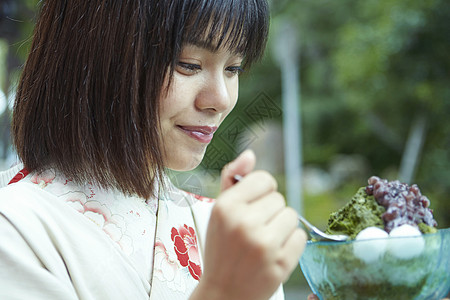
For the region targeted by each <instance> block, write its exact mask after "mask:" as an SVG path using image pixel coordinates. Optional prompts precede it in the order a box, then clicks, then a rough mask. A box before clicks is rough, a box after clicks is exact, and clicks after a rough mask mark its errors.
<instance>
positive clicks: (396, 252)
mask: <svg viewBox="0 0 450 300" xmlns="http://www.w3.org/2000/svg"><path fill="white" fill-rule="evenodd" d="M389 236H390V237H391V239H389V252H390V253H391V254H392V255H393V256H395V257H397V258H399V259H411V258H413V257H416V256H418V255H420V254H421V253H422V251H423V249H424V248H425V240H424V239H423V237H422V233H421V232H420V230H419V229H418V228H417V227H414V226H412V225H408V224H405V225H402V226H399V227H396V228H394V229H392V230H391V232H390V233H389Z"/></svg>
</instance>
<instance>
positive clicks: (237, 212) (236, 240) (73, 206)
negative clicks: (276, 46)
mask: <svg viewBox="0 0 450 300" xmlns="http://www.w3.org/2000/svg"><path fill="white" fill-rule="evenodd" d="M267 31H268V7H267V3H266V2H265V0H253V1H245V0H241V1H236V0H234V1H233V0H216V1H207V0H204V1H199V0H197V1H195V0H184V1H183V0H173V1H159V0H123V1H106V0H91V1H75V0H66V1H43V3H42V7H41V12H40V17H39V18H38V21H37V24H36V28H35V32H34V39H33V44H32V48H31V51H30V54H29V58H28V60H27V62H26V65H25V67H24V70H23V74H22V78H21V81H20V84H19V88H18V93H17V98H16V102H15V107H14V115H13V126H12V128H13V135H14V145H15V147H16V149H17V152H18V155H19V158H20V160H21V162H22V163H23V164H20V165H18V166H16V167H14V168H12V169H10V170H8V171H5V172H3V173H2V174H1V176H0V177H1V178H2V181H3V182H4V183H3V185H4V186H5V187H4V188H2V189H0V235H1V236H2V240H1V242H0V299H149V298H150V299H158V300H159V299H171V300H172V299H188V298H189V299H269V298H271V297H273V299H283V294H282V289H281V287H280V284H281V283H282V282H283V281H285V280H286V279H287V278H288V277H289V275H290V273H291V272H292V271H293V269H294V268H295V267H296V265H297V262H298V258H299V256H300V254H301V252H302V251H303V247H304V243H305V240H306V238H305V234H304V232H303V231H302V230H300V229H298V228H297V217H296V213H295V211H294V210H292V209H290V208H287V207H286V206H285V201H284V199H283V197H282V196H281V195H280V194H279V193H278V192H277V187H276V182H275V180H274V178H273V177H272V176H270V175H269V174H267V173H266V172H262V171H253V168H254V164H255V157H254V155H253V153H252V152H250V151H246V152H244V153H243V154H241V155H240V156H239V157H238V158H237V159H236V160H235V161H233V162H231V163H230V164H229V165H228V166H227V167H226V168H225V169H224V170H223V171H222V180H221V183H222V193H221V194H220V195H219V197H218V199H217V200H216V201H213V200H211V199H207V198H203V197H200V196H196V195H191V194H188V193H185V192H183V191H180V190H178V189H176V188H175V187H174V186H173V185H172V184H171V183H170V182H169V180H168V179H167V177H166V176H165V174H164V173H165V169H166V168H168V169H174V170H190V169H192V168H195V167H196V166H197V165H198V164H199V163H200V161H201V160H202V158H203V155H204V153H205V150H206V147H207V145H208V143H209V142H210V141H211V139H212V137H213V134H214V132H215V130H216V129H217V127H218V126H219V125H220V124H221V122H222V121H223V119H224V118H225V117H226V116H227V115H228V113H229V112H230V111H231V110H232V108H233V107H234V105H235V104H236V101H237V96H238V74H239V73H240V72H241V70H242V68H244V67H248V66H250V65H251V63H252V62H254V61H255V60H257V59H258V58H260V57H261V55H262V52H263V49H264V46H265V42H266V38H267ZM235 175H241V176H244V179H243V180H242V181H241V182H239V183H237V184H235V182H234V180H233V178H234V176H235Z"/></svg>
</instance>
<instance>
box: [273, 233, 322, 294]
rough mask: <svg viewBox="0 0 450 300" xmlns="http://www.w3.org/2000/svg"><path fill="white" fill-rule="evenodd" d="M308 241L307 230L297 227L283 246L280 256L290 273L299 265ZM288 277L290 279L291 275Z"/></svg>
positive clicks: (284, 266)
mask: <svg viewBox="0 0 450 300" xmlns="http://www.w3.org/2000/svg"><path fill="white" fill-rule="evenodd" d="M306 241H307V236H306V233H305V231H304V230H303V229H301V228H296V229H295V230H294V231H293V232H292V233H291V235H290V236H289V238H288V239H287V241H286V243H285V244H284V246H283V247H282V248H281V251H280V252H279V255H280V256H279V257H280V260H281V261H282V264H283V268H284V269H285V270H287V272H288V274H291V273H292V272H293V271H294V269H295V268H296V267H297V266H298V263H299V259H300V257H301V255H302V253H303V251H304V250H305V245H306ZM287 279H289V276H288V277H287V278H286V280H287ZM313 299H314V298H313Z"/></svg>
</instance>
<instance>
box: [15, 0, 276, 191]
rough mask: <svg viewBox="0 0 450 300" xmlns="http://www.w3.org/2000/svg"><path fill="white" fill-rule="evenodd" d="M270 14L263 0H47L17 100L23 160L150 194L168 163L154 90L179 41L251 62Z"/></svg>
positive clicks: (157, 89) (263, 37) (18, 138)
mask: <svg viewBox="0 0 450 300" xmlns="http://www.w3.org/2000/svg"><path fill="white" fill-rule="evenodd" d="M268 18H269V16H268V7H267V3H266V0H214V1H211V0H114V1H108V0H89V1H78V0H61V1H43V3H42V6H41V8H40V16H39V18H38V21H37V24H36V27H35V31H34V38H33V44H32V47H31V51H30V54H29V57H28V60H27V62H26V64H25V67H24V70H23V73H22V77H21V81H20V83H19V87H18V92H17V97H16V102H15V106H14V113H13V123H12V125H13V126H12V128H13V135H14V145H15V147H16V149H17V152H18V155H19V157H20V159H21V160H22V161H23V163H24V165H25V167H26V168H27V169H28V170H29V171H42V170H44V169H46V168H55V169H57V170H59V171H60V172H62V173H64V174H65V175H66V176H68V177H71V178H73V179H74V180H75V181H78V182H84V181H94V182H96V183H98V184H99V185H100V186H103V187H114V188H117V189H119V190H120V191H122V192H124V193H126V194H137V195H139V196H141V197H144V198H148V197H149V196H150V195H152V192H153V189H154V182H155V180H156V179H157V178H158V177H159V176H161V175H162V173H163V170H164V165H163V161H162V153H161V151H162V149H163V148H162V147H161V145H160V143H161V140H160V136H159V120H158V102H159V97H160V95H161V94H162V93H163V92H164V87H163V82H164V78H165V76H167V74H168V71H170V70H173V66H174V65H175V64H176V62H177V58H178V55H179V53H180V51H181V47H182V45H183V44H185V43H196V44H198V43H200V44H202V45H205V46H206V47H209V48H213V49H217V48H219V47H226V48H228V49H230V50H232V51H233V52H236V53H240V54H243V55H244V57H245V65H250V64H251V63H252V62H253V61H255V60H257V59H258V58H260V57H261V56H262V53H263V49H264V47H265V43H266V39H267V33H268V22H269V19H268ZM169 74H171V73H170V72H169Z"/></svg>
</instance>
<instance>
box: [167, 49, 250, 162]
mask: <svg viewBox="0 0 450 300" xmlns="http://www.w3.org/2000/svg"><path fill="white" fill-rule="evenodd" d="M241 63H242V57H241V56H239V55H235V54H233V53H231V52H229V51H227V50H224V49H219V50H218V51H213V50H210V49H207V48H204V47H202V46H197V45H190V44H189V45H186V46H184V47H183V49H182V51H181V55H180V57H179V60H178V63H177V65H176V68H175V70H174V76H173V79H172V82H171V85H170V88H169V90H168V93H167V94H166V95H165V96H163V97H162V98H161V104H160V122H161V135H162V142H163V147H164V164H165V167H167V168H170V169H173V170H178V171H186V170H191V169H193V168H195V167H197V166H198V165H199V164H200V162H201V161H202V159H203V156H204V154H205V151H206V147H207V146H208V144H209V143H210V141H211V139H212V137H213V134H214V132H215V131H216V130H217V128H218V127H219V125H220V124H221V123H222V121H223V120H224V119H225V117H226V116H227V115H228V114H229V113H230V111H231V110H232V109H233V107H234V106H235V104H236V101H237V97H238V89H239V80H238V79H239V78H238V75H239V72H240V71H241V67H240V66H241Z"/></svg>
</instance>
